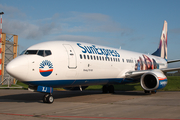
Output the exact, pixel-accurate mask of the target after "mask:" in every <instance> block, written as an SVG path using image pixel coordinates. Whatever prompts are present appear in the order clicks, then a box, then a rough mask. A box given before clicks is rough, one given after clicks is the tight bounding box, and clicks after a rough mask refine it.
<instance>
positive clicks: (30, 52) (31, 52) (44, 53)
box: [24, 50, 52, 57]
mask: <svg viewBox="0 0 180 120" xmlns="http://www.w3.org/2000/svg"><path fill="white" fill-rule="evenodd" d="M24 54H26V55H39V56H42V57H46V56H49V55H51V54H52V53H51V51H50V50H27V51H26V52H25V53H24Z"/></svg>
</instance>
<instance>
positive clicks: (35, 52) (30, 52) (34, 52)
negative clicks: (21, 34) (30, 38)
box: [25, 50, 38, 55]
mask: <svg viewBox="0 0 180 120" xmlns="http://www.w3.org/2000/svg"><path fill="white" fill-rule="evenodd" d="M37 51H38V50H27V51H26V52H25V54H26V55H33V54H37Z"/></svg>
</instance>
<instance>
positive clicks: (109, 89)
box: [102, 85, 114, 93]
mask: <svg viewBox="0 0 180 120" xmlns="http://www.w3.org/2000/svg"><path fill="white" fill-rule="evenodd" d="M108 92H109V93H114V86H113V85H103V88H102V93H108Z"/></svg>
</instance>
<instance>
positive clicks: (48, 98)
mask: <svg viewBox="0 0 180 120" xmlns="http://www.w3.org/2000/svg"><path fill="white" fill-rule="evenodd" d="M43 102H44V103H53V102H54V98H53V96H52V94H45V95H44V97H43Z"/></svg>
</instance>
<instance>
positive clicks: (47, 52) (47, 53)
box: [44, 50, 52, 57]
mask: <svg viewBox="0 0 180 120" xmlns="http://www.w3.org/2000/svg"><path fill="white" fill-rule="evenodd" d="M49 55H52V53H51V51H50V50H44V57H46V56H49Z"/></svg>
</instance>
